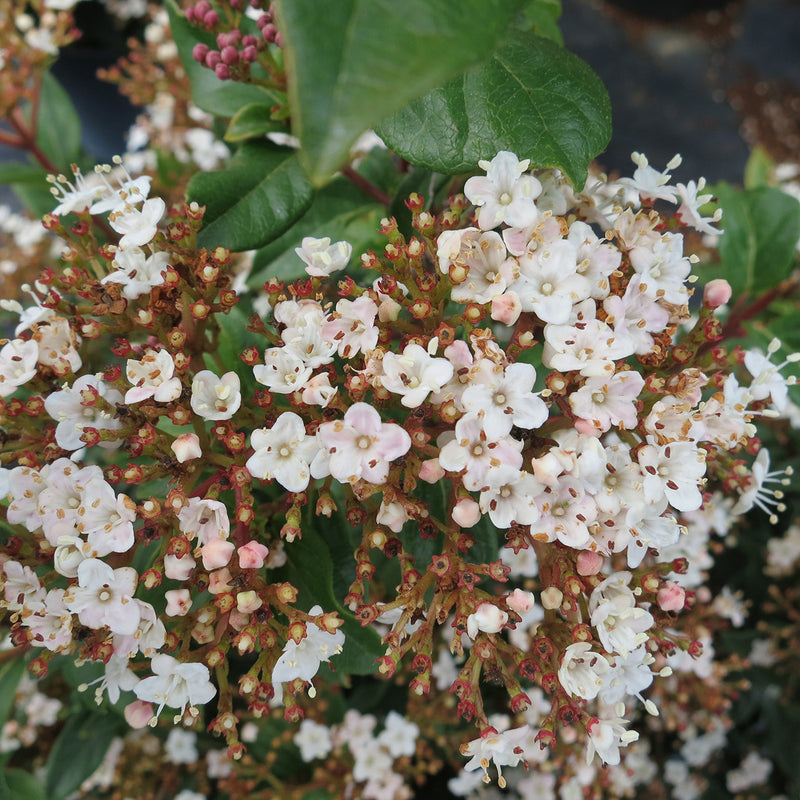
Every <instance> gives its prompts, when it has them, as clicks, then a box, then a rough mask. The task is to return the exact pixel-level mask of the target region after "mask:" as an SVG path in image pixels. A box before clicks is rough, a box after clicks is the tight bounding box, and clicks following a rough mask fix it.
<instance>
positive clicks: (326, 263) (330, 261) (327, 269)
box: [294, 236, 353, 278]
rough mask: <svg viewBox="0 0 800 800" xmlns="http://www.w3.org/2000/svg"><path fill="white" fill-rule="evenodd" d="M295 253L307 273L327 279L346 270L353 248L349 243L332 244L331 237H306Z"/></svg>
mask: <svg viewBox="0 0 800 800" xmlns="http://www.w3.org/2000/svg"><path fill="white" fill-rule="evenodd" d="M294 251H295V253H297V255H298V256H300V258H301V259H302V261H303V263H304V264H305V265H306V272H307V273H308V274H309V275H311V276H312V277H314V278H325V277H327V276H328V275H330V274H331V273H333V272H337V271H338V270H340V269H344V268H345V267H346V266H347V262H348V261H349V260H350V255H351V254H352V252H353V246H352V245H351V244H349V243H348V242H336V243H335V244H331V240H330V238H329V237H327V236H326V237H325V238H323V239H315V238H314V237H313V236H306V237H305V238H304V239H303V241H302V243H301V246H300V247H295V249H294Z"/></svg>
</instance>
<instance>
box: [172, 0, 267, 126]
mask: <svg viewBox="0 0 800 800" xmlns="http://www.w3.org/2000/svg"><path fill="white" fill-rule="evenodd" d="M165 5H166V7H167V13H168V14H169V25H170V29H171V31H172V38H173V39H174V40H175V44H176V46H177V48H178V53H179V55H180V57H181V62H182V63H183V68H184V70H185V71H186V74H187V75H188V76H189V81H190V82H191V84H192V100H193V101H194V102H195V105H197V106H198V107H200V108H202V109H203V111H208V112H209V113H210V114H214V115H216V116H218V117H228V118H230V117H233V116H235V114H236V112H237V111H239V109H240V108H242V107H243V106H246V105H248V104H250V103H277V102H280V100H281V97H280V95H279V94H278V93H277V92H273V91H270V90H268V89H264V88H262V87H261V86H258V85H256V84H252V83H240V82H237V81H221V80H220V79H219V78H218V77H217V76H216V75H215V74H214V70H213V69H209V68H208V67H204V66H203V65H202V64H200V63H198V62H197V61H195V60H194V57H193V56H192V50H193V49H194V46H195V45H196V44H198V42H200V43H203V44H207V45H208V46H209V47H211V48H212V49H215V50H216V49H217V43H216V37H215V36H214V34H212V33H209V32H208V31H203V30H200V28H196V27H195V26H194V25H192V24H191V23H190V22H189V21H188V20H187V19H186V17H185V16H184V15H183V13H182V12H181V11H180V10H179V9H178V6H177V5H176V4H175V1H174V0H167V2H166V3H165ZM251 74H253V75H255V76H256V77H260V78H267V77H268V76H267V74H266V73H265V72H264V71H263V70H261V71H259V69H258V68H257V67H256V66H255V65H254V66H253V68H252V73H251Z"/></svg>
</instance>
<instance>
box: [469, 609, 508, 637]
mask: <svg viewBox="0 0 800 800" xmlns="http://www.w3.org/2000/svg"><path fill="white" fill-rule="evenodd" d="M506 622H508V614H507V613H506V612H505V611H502V610H501V609H499V608H498V607H497V606H496V605H494V604H492V603H481V604H480V605H479V606H478V607H477V608H476V609H475V613H474V614H470V615H469V616H468V617H467V635H468V636H469V638H470V639H474V638H475V637H476V636H477V635H478V631H483V633H498V632H499V631H501V630H502V629H503V626H504V625H505V624H506Z"/></svg>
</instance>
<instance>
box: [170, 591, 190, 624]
mask: <svg viewBox="0 0 800 800" xmlns="http://www.w3.org/2000/svg"><path fill="white" fill-rule="evenodd" d="M164 597H166V599H167V608H166V611H167V616H168V617H185V616H186V615H187V614H188V613H189V609H190V608H191V607H192V593H191V592H190V591H189V590H188V589H169V590H168V591H166V592H164Z"/></svg>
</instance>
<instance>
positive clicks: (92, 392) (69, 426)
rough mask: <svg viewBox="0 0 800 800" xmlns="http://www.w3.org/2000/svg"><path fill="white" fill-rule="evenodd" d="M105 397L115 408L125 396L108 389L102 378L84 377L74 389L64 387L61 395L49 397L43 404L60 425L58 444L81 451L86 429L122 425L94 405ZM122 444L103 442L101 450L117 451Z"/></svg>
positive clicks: (94, 376) (115, 427) (111, 428)
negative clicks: (98, 399) (110, 449)
mask: <svg viewBox="0 0 800 800" xmlns="http://www.w3.org/2000/svg"><path fill="white" fill-rule="evenodd" d="M95 397H97V398H102V399H103V400H105V401H106V402H107V403H110V404H112V405H114V404H116V403H121V402H122V395H121V394H120V393H119V392H118V391H117V390H116V389H111V388H109V387H108V386H107V385H106V384H105V383H104V382H103V379H102V376H101V375H82V376H81V377H80V378H78V379H77V380H76V381H75V382H74V383H73V384H72V386H65V387H64V388H63V389H62V390H60V391H58V392H53V393H52V394H50V395H48V396H47V398H46V399H45V401H44V407H45V410H46V411H47V413H48V414H49V415H50V416H51V417H52V418H53V419H54V420H56V422H57V423H58V424H57V425H56V444H58V446H59V447H61V448H63V449H64V450H80V449H81V448H82V447H85V446H86V445H85V443H84V442H83V441H81V435H82V434H83V429H84V427H87V428H97V429H98V430H116V429H118V428H120V427H122V423H121V422H120V421H119V420H118V419H117V418H116V417H113V416H112V415H111V413H110V412H109V411H106V410H104V409H103V408H101V407H98V405H95V404H94V398H95ZM118 445H119V441H111V442H100V447H105V448H114V447H117V446H118Z"/></svg>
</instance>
